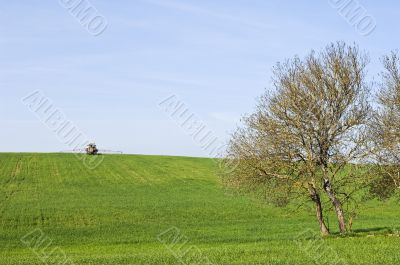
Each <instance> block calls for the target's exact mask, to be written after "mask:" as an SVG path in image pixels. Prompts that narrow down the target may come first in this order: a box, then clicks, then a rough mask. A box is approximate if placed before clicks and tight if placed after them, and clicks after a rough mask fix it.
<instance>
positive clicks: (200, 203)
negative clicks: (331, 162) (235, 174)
mask: <svg viewBox="0 0 400 265" xmlns="http://www.w3.org/2000/svg"><path fill="white" fill-rule="evenodd" d="M215 169H216V164H215V163H214V162H213V160H211V159H205V158H185V157H161V156H139V155H106V156H105V159H104V161H103V163H102V164H101V165H100V166H99V167H97V168H96V169H95V170H89V169H87V168H86V167H85V166H84V165H83V163H82V162H81V161H80V160H79V159H77V158H76V157H75V156H74V155H72V154H16V153H15V154H11V153H10V154H9V153H2V154H0V264H4V265H6V264H7V265H17V264H18V265H20V264H26V265H28V264H29V265H36V264H63V263H62V262H64V261H65V264H77V265H78V264H82V265H83V264H96V265H100V264H110V265H111V264H113V265H115V264H174V265H175V264H187V265H189V264H199V265H200V264H400V237H399V236H398V233H397V232H396V231H397V229H399V228H400V206H398V203H397V202H396V201H391V202H370V203H369V204H368V205H367V206H366V207H364V208H363V209H362V211H361V212H360V214H359V216H358V217H357V219H356V220H355V224H354V227H353V228H354V230H355V234H353V235H351V236H346V237H341V236H338V235H333V236H330V237H327V238H324V239H323V240H321V239H318V238H317V237H314V236H310V235H313V234H318V227H317V226H316V222H315V220H314V212H313V210H312V209H311V208H310V211H308V212H307V211H304V210H301V211H297V212H295V213H293V212H290V214H289V213H288V211H287V210H286V209H281V208H275V207H272V206H269V205H266V204H265V203H263V202H261V201H257V200H255V199H252V198H249V197H246V196H244V195H242V196H236V195H235V196H234V195H233V194H232V192H229V191H227V190H226V189H225V188H224V187H223V186H222V184H221V182H220V180H219V178H218V177H217V176H216V174H215ZM330 227H331V228H332V230H333V231H336V230H335V229H336V223H335V221H334V218H333V217H332V218H331V221H330ZM323 251H324V252H325V253H330V254H329V255H328V256H330V257H332V259H331V261H330V263H327V262H326V261H325V260H324V261H322V260H320V259H319V255H320V254H321V253H322V252H323ZM335 257H340V260H335ZM334 261H335V262H336V263H335V262H334Z"/></svg>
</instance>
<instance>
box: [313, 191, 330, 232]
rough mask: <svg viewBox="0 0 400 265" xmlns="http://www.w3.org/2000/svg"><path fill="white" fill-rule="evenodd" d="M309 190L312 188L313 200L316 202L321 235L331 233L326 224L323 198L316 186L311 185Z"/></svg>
mask: <svg viewBox="0 0 400 265" xmlns="http://www.w3.org/2000/svg"><path fill="white" fill-rule="evenodd" d="M309 190H310V197H311V200H312V201H313V202H314V203H315V210H316V216H317V221H318V223H319V229H320V231H321V235H323V236H326V235H329V229H328V227H327V226H326V225H325V221H324V216H323V211H322V204H321V198H320V196H319V194H318V192H317V191H316V189H315V187H314V186H312V185H310V186H309Z"/></svg>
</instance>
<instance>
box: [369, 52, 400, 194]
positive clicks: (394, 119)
mask: <svg viewBox="0 0 400 265" xmlns="http://www.w3.org/2000/svg"><path fill="white" fill-rule="evenodd" d="M382 62H383V66H384V71H382V73H381V78H382V82H381V84H380V91H379V93H378V95H377V98H378V104H379V109H378V110H377V111H376V112H375V115H374V117H373V119H372V122H371V124H370V134H369V135H370V136H371V142H372V143H373V146H374V148H373V151H374V152H373V155H374V158H375V161H376V162H377V163H378V165H379V167H378V169H379V178H377V179H376V180H375V182H374V185H373V186H372V189H371V191H372V193H374V194H376V195H378V196H379V197H381V198H388V197H390V196H391V195H392V194H393V193H394V191H395V190H396V189H397V188H400V58H399V55H398V53H396V52H391V54H390V55H386V56H384V57H383V60H382Z"/></svg>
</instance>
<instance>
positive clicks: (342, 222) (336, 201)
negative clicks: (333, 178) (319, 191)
mask: <svg viewBox="0 0 400 265" xmlns="http://www.w3.org/2000/svg"><path fill="white" fill-rule="evenodd" d="M324 190H325V192H326V194H327V195H328V197H329V200H330V201H331V202H332V205H333V207H334V208H335V212H336V216H337V219H338V223H339V230H340V233H341V234H344V233H346V221H345V219H344V213H343V208H342V203H341V202H340V201H339V199H338V198H337V197H336V194H335V192H334V191H333V189H332V185H331V182H330V181H329V180H328V179H325V180H324Z"/></svg>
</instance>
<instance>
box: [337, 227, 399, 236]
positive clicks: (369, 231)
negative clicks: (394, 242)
mask: <svg viewBox="0 0 400 265" xmlns="http://www.w3.org/2000/svg"><path fill="white" fill-rule="evenodd" d="M379 235H382V236H400V229H399V228H398V227H371V228H362V229H354V230H353V231H351V232H348V233H346V234H340V233H339V232H335V233H332V234H331V236H333V237H368V236H379Z"/></svg>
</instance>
